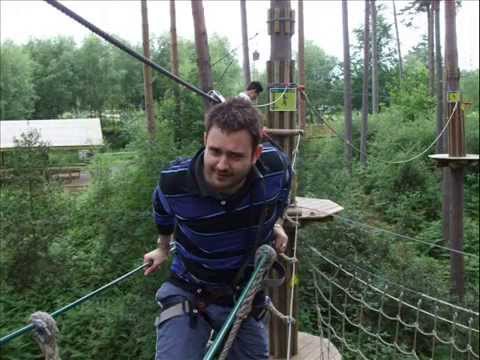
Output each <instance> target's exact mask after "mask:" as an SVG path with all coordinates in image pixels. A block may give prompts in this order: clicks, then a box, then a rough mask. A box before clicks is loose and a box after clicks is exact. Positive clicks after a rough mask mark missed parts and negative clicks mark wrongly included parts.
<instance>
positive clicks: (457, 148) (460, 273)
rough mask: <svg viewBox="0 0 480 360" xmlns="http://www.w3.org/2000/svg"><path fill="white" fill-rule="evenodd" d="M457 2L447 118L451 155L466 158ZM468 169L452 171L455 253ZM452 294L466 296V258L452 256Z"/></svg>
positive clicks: (451, 6)
mask: <svg viewBox="0 0 480 360" xmlns="http://www.w3.org/2000/svg"><path fill="white" fill-rule="evenodd" d="M455 2H456V1H455V0H445V67H446V72H447V101H448V111H447V115H448V116H449V117H450V116H452V119H451V122H450V126H449V127H448V155H449V156H456V157H459V156H465V142H464V139H465V129H464V121H463V110H462V99H461V95H460V91H459V82H460V70H459V68H458V52H457V33H456V13H455V11H456V9H455V6H456V4H455ZM463 191H464V168H463V166H462V165H461V164H459V165H457V166H452V167H451V168H450V207H449V238H450V246H451V248H452V249H454V250H458V251H463V207H464V193H463ZM450 263H451V275H452V291H453V292H454V293H455V294H456V295H457V296H458V298H459V299H460V301H462V300H463V297H464V295H465V284H464V273H465V269H464V259H463V254H460V253H458V252H452V253H451V255H450Z"/></svg>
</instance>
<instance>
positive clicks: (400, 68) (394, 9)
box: [392, 0, 403, 81]
mask: <svg viewBox="0 0 480 360" xmlns="http://www.w3.org/2000/svg"><path fill="white" fill-rule="evenodd" d="M392 5H393V21H394V23H395V34H396V39H397V53H398V70H399V74H400V81H402V78H403V60H402V50H401V49H400V34H399V32H398V20H397V9H396V8H395V0H392Z"/></svg>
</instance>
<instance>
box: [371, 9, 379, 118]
mask: <svg viewBox="0 0 480 360" xmlns="http://www.w3.org/2000/svg"><path fill="white" fill-rule="evenodd" d="M371 6H372V112H373V113H374V114H376V113H378V109H379V105H378V104H379V99H378V44H377V5H376V4H375V0H372V5H371Z"/></svg>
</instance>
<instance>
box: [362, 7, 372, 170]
mask: <svg viewBox="0 0 480 360" xmlns="http://www.w3.org/2000/svg"><path fill="white" fill-rule="evenodd" d="M369 23H370V0H365V25H364V33H363V46H364V49H363V88H362V127H361V138H360V150H361V154H360V161H361V163H362V165H363V166H367V136H368V73H369V67H370V61H369V60H370V59H369V55H370V51H369V50H370V42H369V40H370V34H369V33H370V31H369V29H370V24H369Z"/></svg>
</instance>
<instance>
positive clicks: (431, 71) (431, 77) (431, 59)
mask: <svg viewBox="0 0 480 360" xmlns="http://www.w3.org/2000/svg"><path fill="white" fill-rule="evenodd" d="M426 7H427V38H428V86H429V91H430V96H435V55H434V31H433V23H434V18H433V8H432V3H426Z"/></svg>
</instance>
